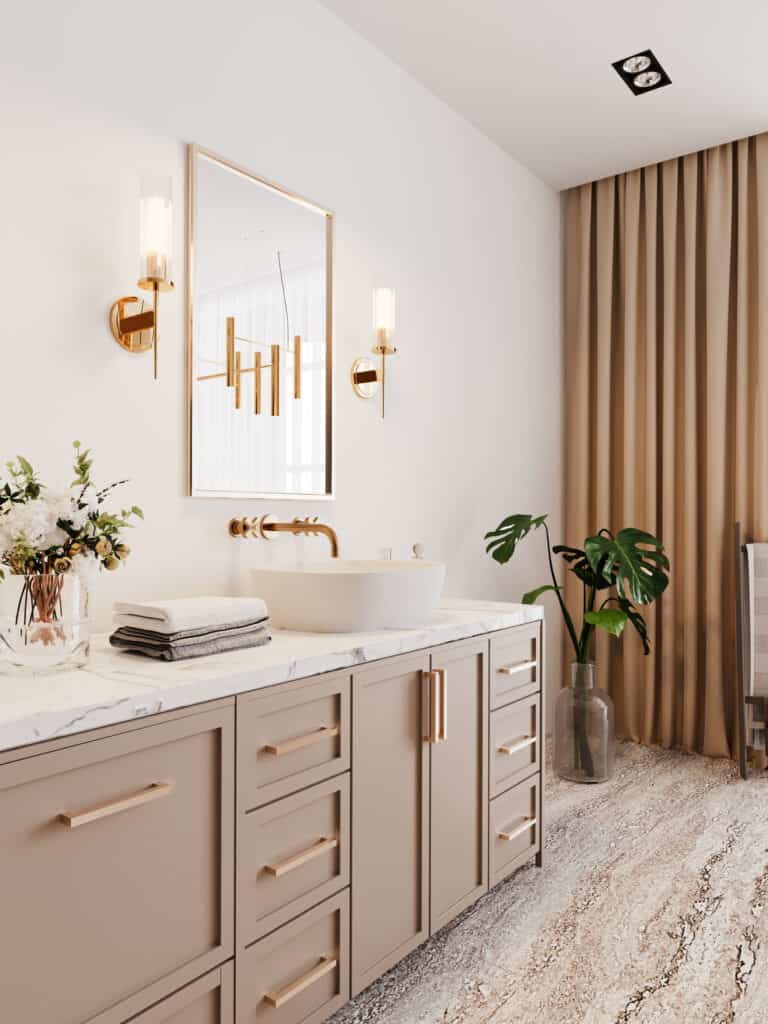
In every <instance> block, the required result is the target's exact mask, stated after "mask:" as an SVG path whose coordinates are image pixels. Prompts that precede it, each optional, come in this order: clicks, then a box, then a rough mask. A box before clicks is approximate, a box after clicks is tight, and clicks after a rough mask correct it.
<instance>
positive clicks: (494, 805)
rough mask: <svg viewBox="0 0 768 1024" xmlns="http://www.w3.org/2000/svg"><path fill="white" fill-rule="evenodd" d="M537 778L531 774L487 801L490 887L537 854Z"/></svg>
mask: <svg viewBox="0 0 768 1024" xmlns="http://www.w3.org/2000/svg"><path fill="white" fill-rule="evenodd" d="M539 785H540V782H539V776H538V775H534V776H533V778H531V779H526V781H525V782H520V783H518V785H517V786H515V788H514V789H510V790H509V792H507V793H504V795H503V796H499V797H496V799H495V800H491V807H490V814H489V819H488V830H489V834H488V855H489V867H490V870H489V877H490V884H491V885H495V884H496V883H497V882H500V881H501V879H502V878H505V877H506V876H507V875H509V874H511V872H513V871H514V870H515V869H516V868H518V867H520V865H521V864H524V863H525V862H526V861H527V860H529V859H530V858H531V857H533V856H534V854H536V853H538V851H539V849H540V847H541V828H540V821H539V813H540V807H539Z"/></svg>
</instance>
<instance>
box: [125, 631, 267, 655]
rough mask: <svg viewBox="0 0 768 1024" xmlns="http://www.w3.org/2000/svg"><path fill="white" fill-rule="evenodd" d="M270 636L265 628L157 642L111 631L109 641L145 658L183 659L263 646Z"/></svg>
mask: <svg viewBox="0 0 768 1024" xmlns="http://www.w3.org/2000/svg"><path fill="white" fill-rule="evenodd" d="M271 639H272V637H271V636H270V635H269V633H268V632H266V630H263V629H261V630H255V631H254V630H252V631H251V632H250V633H242V634H240V635H237V636H223V637H219V638H218V639H216V640H208V639H204V640H199V641H197V643H191V644H185V645H182V646H179V645H177V644H162V643H160V644H157V643H154V642H149V641H147V640H126V639H123V638H121V637H119V636H118V635H117V634H115V633H113V634H112V636H111V637H110V638H109V642H110V644H111V645H112V646H113V647H117V648H119V649H120V650H121V651H125V652H126V653H127V654H141V655H144V656H145V657H147V658H158V659H160V660H162V661H184V660H185V659H186V658H202V657H205V655H207V654H222V653H223V652H224V651H240V650H243V649H245V648H246V647H263V646H264V644H268V643H269V642H270V640H271Z"/></svg>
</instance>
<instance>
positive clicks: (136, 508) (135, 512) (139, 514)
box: [131, 505, 144, 519]
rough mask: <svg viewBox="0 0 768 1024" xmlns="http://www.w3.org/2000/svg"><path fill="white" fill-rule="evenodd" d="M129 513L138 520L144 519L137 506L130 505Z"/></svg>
mask: <svg viewBox="0 0 768 1024" xmlns="http://www.w3.org/2000/svg"><path fill="white" fill-rule="evenodd" d="M131 512H133V514H134V515H135V516H138V517H139V519H143V518H144V513H143V512H142V511H141V509H140V508H139V506H138V505H131Z"/></svg>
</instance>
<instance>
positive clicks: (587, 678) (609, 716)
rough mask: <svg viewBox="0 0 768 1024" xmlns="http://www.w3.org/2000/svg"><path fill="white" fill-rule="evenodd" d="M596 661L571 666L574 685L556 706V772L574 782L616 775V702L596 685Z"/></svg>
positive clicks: (567, 687) (603, 779)
mask: <svg viewBox="0 0 768 1024" xmlns="http://www.w3.org/2000/svg"><path fill="white" fill-rule="evenodd" d="M595 678H596V671H595V665H594V663H593V662H591V661H590V662H584V663H582V662H573V663H572V664H571V685H570V686H566V687H564V688H563V689H562V690H561V691H560V693H559V694H558V697H557V705H556V707H555V737H554V738H555V744H554V746H555V754H554V757H555V763H554V768H555V772H556V773H557V774H558V775H559V776H560V778H561V779H570V780H571V781H572V782H606V781H607V780H608V779H610V777H611V776H612V775H613V748H614V736H613V701H612V700H611V698H610V697H609V696H608V694H607V693H606V692H605V691H604V690H599V689H598V688H597V687H596V686H595Z"/></svg>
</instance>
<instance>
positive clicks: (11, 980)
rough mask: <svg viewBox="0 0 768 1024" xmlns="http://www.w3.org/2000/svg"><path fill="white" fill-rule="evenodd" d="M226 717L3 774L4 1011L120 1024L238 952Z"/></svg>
mask: <svg viewBox="0 0 768 1024" xmlns="http://www.w3.org/2000/svg"><path fill="white" fill-rule="evenodd" d="M233 712H234V708H233V707H232V706H231V705H230V706H225V707H219V708H217V709H215V710H210V711H207V712H203V713H201V714H194V715H188V716H186V717H175V718H174V719H172V720H171V721H169V722H167V723H163V724H160V725H153V726H149V727H147V728H144V729H137V730H134V731H132V732H126V733H124V734H122V735H118V736H111V737H109V738H106V739H100V740H93V741H91V742H87V743H82V744H80V745H78V746H74V747H70V748H68V749H66V750H62V751H59V752H56V753H50V754H42V755H40V756H39V757H31V758H28V759H27V760H24V761H20V762H16V763H15V764H11V765H6V766H5V767H4V768H2V769H1V770H0V821H2V828H0V865H2V872H3V877H4V879H5V882H6V884H5V885H3V887H2V889H3V897H2V918H3V926H2V928H0V992H2V1016H3V1019H7V1020H9V1021H10V1020H13V1021H18V1022H21V1021H23V1022H24V1024H51V1022H52V1021H55V1022H56V1024H82V1022H83V1021H89V1022H93V1024H119V1022H121V1021H123V1020H126V1019H128V1018H129V1017H130V1016H133V1015H135V1014H136V1013H138V1012H140V1011H141V1010H143V1009H144V1008H145V1007H146V1006H148V1005H149V1004H150V1003H151V1002H153V1001H157V1000H159V999H162V998H164V997H165V996H166V995H169V994H170V993H171V992H172V991H174V990H175V989H178V988H180V987H181V986H182V985H185V984H186V983H187V982H189V981H192V980H193V979H195V978H197V977H199V976H200V975H202V974H203V973H204V972H205V971H207V970H210V969H212V968H214V967H216V966H217V965H218V964H219V963H221V962H222V961H223V960H225V959H226V958H227V957H229V956H231V955H232V952H233V947H234V925H233V887H234V877H233V876H234V851H233V832H234V829H233V822H234V814H233V806H232V802H233V774H234V772H233V768H234V765H233V759H234V745H233V739H234V735H233V733H234V724H233ZM13 879H23V880H24V884H19V885H14V884H8V883H9V881H10V880H13ZM41 982H42V983H41Z"/></svg>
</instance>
